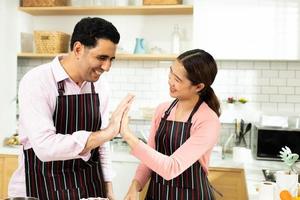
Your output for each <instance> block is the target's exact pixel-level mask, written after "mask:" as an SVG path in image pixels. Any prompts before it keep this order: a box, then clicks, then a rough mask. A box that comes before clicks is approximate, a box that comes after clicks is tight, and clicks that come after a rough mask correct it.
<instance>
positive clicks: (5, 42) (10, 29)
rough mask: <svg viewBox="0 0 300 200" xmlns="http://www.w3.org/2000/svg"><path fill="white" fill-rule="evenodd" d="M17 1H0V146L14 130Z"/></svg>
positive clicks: (17, 41) (17, 40) (17, 38)
mask: <svg viewBox="0 0 300 200" xmlns="http://www.w3.org/2000/svg"><path fill="white" fill-rule="evenodd" d="M18 3H19V1H18V0H1V1H0V28H1V31H0V44H1V45H0V61H1V62H0V75H1V77H0V92H1V97H0V141H1V143H0V146H2V141H3V138H4V136H8V135H11V134H13V133H14V132H15V129H16V125H15V123H16V111H15V110H16V105H15V101H14V99H15V97H16V84H17V79H16V77H17V56H16V55H17V44H18V43H19V36H18V19H17V9H16V8H17V6H18Z"/></svg>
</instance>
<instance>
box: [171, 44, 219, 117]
mask: <svg viewBox="0 0 300 200" xmlns="http://www.w3.org/2000/svg"><path fill="white" fill-rule="evenodd" d="M177 60H178V61H179V62H180V63H182V65H183V66H184V68H185V70H186V71H187V78H188V79H189V80H190V81H191V82H192V84H193V85H197V84H199V83H203V84H204V85H205V87H204V88H203V89H202V90H201V91H200V92H199V95H200V98H201V99H202V100H203V101H205V102H206V103H207V105H208V106H209V107H210V108H211V109H212V110H213V111H214V112H215V113H216V114H217V115H218V116H220V114H221V111H220V102H219V100H218V98H217V96H216V95H215V92H214V90H213V89H212V88H211V84H212V83H213V82H214V80H215V77H216V75H217V72H218V68H217V64H216V61H215V59H214V58H213V57H212V56H211V55H210V54H209V53H207V52H206V51H204V50H201V49H193V50H189V51H186V52H184V53H182V54H181V55H179V56H178V57H177Z"/></svg>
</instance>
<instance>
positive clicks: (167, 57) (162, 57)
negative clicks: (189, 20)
mask: <svg viewBox="0 0 300 200" xmlns="http://www.w3.org/2000/svg"><path fill="white" fill-rule="evenodd" d="M56 55H57V54H37V53H19V54H18V58H31V59H40V58H54V57H55V56H56ZM175 58H176V55H174V54H124V53H120V54H117V55H116V59H118V60H135V61H139V60H149V61H173V60H174V59H175Z"/></svg>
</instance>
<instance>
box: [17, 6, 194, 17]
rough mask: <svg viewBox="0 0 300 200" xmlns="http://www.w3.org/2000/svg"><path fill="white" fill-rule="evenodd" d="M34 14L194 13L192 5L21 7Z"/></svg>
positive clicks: (21, 9) (22, 9) (24, 10)
mask: <svg viewBox="0 0 300 200" xmlns="http://www.w3.org/2000/svg"><path fill="white" fill-rule="evenodd" d="M19 10H20V11H23V12H26V13H28V14H30V15H34V16H42V15H192V14H193V6H192V5H163V6H158V5H151V6H88V7H87V6H86V7H72V6H61V7H19Z"/></svg>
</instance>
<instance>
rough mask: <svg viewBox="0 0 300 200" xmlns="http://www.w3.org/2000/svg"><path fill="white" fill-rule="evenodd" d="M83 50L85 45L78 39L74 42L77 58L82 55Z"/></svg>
mask: <svg viewBox="0 0 300 200" xmlns="http://www.w3.org/2000/svg"><path fill="white" fill-rule="evenodd" d="M83 51H84V45H82V44H81V42H78V41H77V42H75V43H74V44H73V52H74V55H75V57H76V58H77V59H79V58H80V57H81V55H82V54H83Z"/></svg>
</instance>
